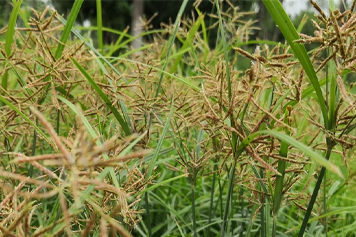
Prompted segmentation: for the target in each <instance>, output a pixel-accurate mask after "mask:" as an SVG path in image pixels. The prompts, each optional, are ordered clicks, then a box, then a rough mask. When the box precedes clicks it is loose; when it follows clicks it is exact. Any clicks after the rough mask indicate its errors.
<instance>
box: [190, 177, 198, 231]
mask: <svg viewBox="0 0 356 237" xmlns="http://www.w3.org/2000/svg"><path fill="white" fill-rule="evenodd" d="M193 179H194V180H193V181H192V184H191V189H192V195H191V198H192V217H193V233H194V237H197V224H196V219H195V177H193Z"/></svg>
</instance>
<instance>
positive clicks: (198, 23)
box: [169, 15, 204, 73]
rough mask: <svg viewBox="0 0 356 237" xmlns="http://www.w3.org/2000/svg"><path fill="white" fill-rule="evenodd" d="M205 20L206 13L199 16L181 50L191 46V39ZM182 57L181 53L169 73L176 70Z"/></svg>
mask: <svg viewBox="0 0 356 237" xmlns="http://www.w3.org/2000/svg"><path fill="white" fill-rule="evenodd" d="M203 21H204V15H200V16H199V17H198V19H197V21H196V22H195V24H194V25H193V26H192V28H191V29H190V31H189V33H188V36H187V38H186V40H185V41H184V43H183V46H182V47H181V48H180V51H183V50H185V49H188V48H189V45H190V43H191V41H192V40H193V38H194V36H195V33H196V32H197V30H198V29H199V27H200V25H201V23H202V22H203ZM182 57H183V54H179V56H178V57H177V58H176V59H175V61H174V63H173V65H172V67H171V69H170V70H169V73H174V72H175V71H176V69H177V67H178V65H179V63H180V62H181V59H182Z"/></svg>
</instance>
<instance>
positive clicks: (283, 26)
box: [263, 0, 330, 130]
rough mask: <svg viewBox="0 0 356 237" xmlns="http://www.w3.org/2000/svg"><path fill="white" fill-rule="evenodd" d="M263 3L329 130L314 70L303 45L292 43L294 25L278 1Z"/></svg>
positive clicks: (264, 0) (267, 0)
mask: <svg viewBox="0 0 356 237" xmlns="http://www.w3.org/2000/svg"><path fill="white" fill-rule="evenodd" d="M263 3H264V5H265V6H266V8H267V10H268V11H269V13H270V14H271V16H272V18H273V20H274V21H275V22H276V24H277V26H278V28H279V29H280V30H281V32H282V34H283V35H284V37H285V38H286V40H287V41H288V43H289V45H290V46H291V48H292V50H293V52H294V54H295V55H296V56H297V58H298V60H299V62H300V64H301V65H302V66H303V68H304V70H305V72H306V74H307V75H308V77H309V80H310V82H311V83H312V85H313V87H314V90H315V93H316V95H317V97H318V103H319V106H320V109H321V112H322V114H323V118H324V125H325V129H326V130H329V129H330V127H329V120H328V112H327V108H326V105H325V100H324V97H323V93H322V91H321V88H320V84H319V80H318V78H317V76H316V73H315V70H314V68H313V65H312V63H311V61H310V59H309V57H308V54H307V51H306V50H305V47H304V45H301V44H298V43H295V42H294V41H295V40H299V39H300V37H299V35H298V32H297V31H296V29H295V28H294V25H293V24H292V22H291V20H290V19H289V17H288V16H287V14H286V12H285V11H284V9H283V7H282V4H281V3H280V2H279V1H278V0H263Z"/></svg>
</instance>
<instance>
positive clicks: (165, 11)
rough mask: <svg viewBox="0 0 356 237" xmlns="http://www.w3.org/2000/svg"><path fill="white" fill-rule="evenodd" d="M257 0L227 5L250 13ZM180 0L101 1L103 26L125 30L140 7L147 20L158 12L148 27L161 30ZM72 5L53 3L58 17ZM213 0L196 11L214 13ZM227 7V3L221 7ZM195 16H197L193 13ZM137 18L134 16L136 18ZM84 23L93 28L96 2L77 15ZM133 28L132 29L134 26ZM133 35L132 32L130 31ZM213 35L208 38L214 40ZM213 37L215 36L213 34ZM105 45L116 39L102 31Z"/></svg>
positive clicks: (190, 4)
mask: <svg viewBox="0 0 356 237" xmlns="http://www.w3.org/2000/svg"><path fill="white" fill-rule="evenodd" d="M256 1H258V0H251V1H241V0H230V2H231V3H232V4H233V5H235V6H239V9H240V11H249V10H250V9H251V7H252V5H253V3H254V2H256ZM182 2H183V0H174V1H157V0H137V1H136V0H108V1H102V11H103V19H102V20H103V26H105V27H109V28H112V29H116V30H124V29H125V28H126V27H127V26H129V25H132V23H133V22H137V21H135V19H131V17H132V16H133V15H135V14H134V13H135V10H134V9H136V11H137V12H139V13H137V15H140V12H141V10H140V9H138V8H141V7H142V9H143V10H142V12H143V14H144V15H145V16H146V18H148V19H149V18H150V17H151V16H153V15H155V14H156V13H157V16H156V17H155V18H154V19H153V20H152V21H151V23H150V25H152V27H153V28H155V29H159V28H161V23H166V24H168V23H170V22H174V20H175V18H176V16H177V13H178V11H179V9H180V6H181V5H182ZM73 3H74V0H67V1H56V0H52V4H53V6H54V7H55V8H56V9H57V11H58V12H59V13H61V14H65V15H67V14H69V12H70V9H71V7H72V5H73ZM214 3H215V1H201V3H200V4H199V9H200V11H202V12H205V13H214V12H215V11H216V8H215V7H214ZM193 4H194V1H191V0H190V1H189V2H188V4H187V7H186V9H185V11H184V15H191V14H192V11H193V10H194V7H193ZM224 6H225V7H228V4H224ZM195 15H197V14H195ZM135 18H136V16H135ZM85 20H89V21H90V23H91V24H92V25H96V2H95V1H93V0H92V1H85V2H84V3H83V5H82V9H81V12H80V15H79V17H78V22H79V23H81V24H82V23H83V22H84V21H85ZM206 24H207V25H208V24H209V21H208V19H206ZM133 28H134V27H133ZM131 33H132V34H134V33H133V31H131ZM213 35H214V34H212V35H211V36H212V37H213ZM215 36H216V35H215ZM103 37H104V42H105V43H111V42H113V41H114V40H115V36H114V35H113V34H110V33H108V32H104V36H103Z"/></svg>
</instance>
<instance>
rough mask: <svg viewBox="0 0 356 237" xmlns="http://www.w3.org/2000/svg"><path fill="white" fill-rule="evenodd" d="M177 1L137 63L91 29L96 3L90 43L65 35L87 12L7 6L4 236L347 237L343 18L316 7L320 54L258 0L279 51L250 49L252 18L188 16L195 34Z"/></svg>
mask: <svg viewBox="0 0 356 237" xmlns="http://www.w3.org/2000/svg"><path fill="white" fill-rule="evenodd" d="M187 2H188V1H187V0H185V1H183V3H182V5H181V7H180V9H179V12H178V14H177V16H175V21H174V23H173V24H172V25H170V26H166V27H164V28H162V29H160V30H150V31H146V32H143V33H142V36H149V38H150V41H149V42H146V43H145V44H144V45H143V46H142V47H141V48H139V49H135V50H132V49H131V48H130V43H131V42H132V40H133V39H134V38H133V37H132V36H130V35H129V34H128V33H127V32H128V30H127V29H126V30H123V31H119V30H113V29H108V28H106V27H105V26H104V25H103V24H102V19H101V18H102V14H103V13H102V10H101V4H102V2H101V1H100V0H97V1H96V6H97V26H91V27H87V28H86V27H74V23H75V21H76V18H77V17H78V14H79V11H80V9H81V6H82V4H85V3H84V1H75V3H74V5H73V7H72V10H71V12H70V14H69V16H68V17H62V16H59V15H58V14H55V13H53V12H49V11H48V9H46V10H44V11H43V12H39V13H37V14H35V13H29V12H27V10H26V9H22V8H21V1H13V3H14V4H13V5H14V8H13V11H12V13H11V17H10V19H9V24H8V27H7V31H6V37H5V38H3V42H0V43H1V44H2V45H3V46H4V51H2V52H1V55H2V57H1V59H2V60H3V63H2V64H1V67H2V68H1V72H2V89H1V94H0V103H1V109H2V114H1V116H0V118H1V120H0V121H1V124H0V126H1V130H2V132H1V133H0V139H1V141H2V144H4V146H2V147H0V154H1V158H2V159H1V168H0V177H1V178H0V179H1V182H0V187H1V189H0V200H2V201H1V202H0V210H1V213H2V214H1V223H0V234H1V235H2V236H63V235H66V236H206V237H209V236H262V237H265V236H353V234H354V233H353V232H354V228H355V224H354V223H355V218H354V216H353V215H352V213H353V212H354V209H355V205H356V199H355V198H354V192H355V190H354V189H355V188H354V186H353V185H352V184H353V182H354V177H355V174H356V169H355V168H354V167H355V161H354V160H353V159H352V158H353V156H354V145H355V143H354V137H355V131H354V128H355V127H356V122H355V118H356V116H355V115H354V108H353V103H354V94H353V92H352V86H353V85H352V84H350V82H349V81H348V79H347V76H350V75H352V73H353V71H354V64H355V62H354V59H353V55H354V53H355V49H354V43H352V42H353V41H354V33H355V32H354V30H351V31H350V30H349V31H347V30H346V29H349V27H345V26H344V27H343V25H345V24H346V25H347V24H349V23H350V22H349V23H348V21H349V19H351V20H352V19H353V18H352V15H350V16H348V14H345V15H342V16H340V13H338V12H337V11H334V12H333V13H332V14H331V15H330V16H329V17H327V16H326V15H325V14H324V13H323V12H322V11H321V10H320V8H318V6H317V5H316V3H314V2H312V4H313V6H314V7H315V8H316V9H317V11H318V14H319V15H320V17H319V22H316V24H318V27H319V28H318V27H316V28H318V30H319V31H320V30H322V31H323V32H324V33H323V34H322V37H323V40H322V41H321V40H320V37H314V36H303V38H302V39H300V37H299V34H298V32H300V30H301V29H302V28H303V26H305V20H304V21H303V22H302V23H301V24H300V25H299V27H298V28H297V29H295V27H294V26H293V24H292V22H291V20H290V19H289V18H288V16H287V15H286V14H285V12H284V9H283V7H282V6H281V4H280V3H279V1H277V0H266V1H265V0H264V1H263V3H264V4H265V6H266V8H267V10H268V12H269V13H270V15H271V17H272V18H273V19H274V21H275V24H277V26H278V27H279V29H280V30H281V32H282V33H283V35H284V37H285V40H286V43H284V44H283V43H279V42H273V41H269V40H266V39H255V38H254V36H253V32H254V31H255V30H256V29H255V28H254V26H255V25H254V23H253V21H252V19H255V18H254V17H255V16H254V15H253V14H251V13H248V14H247V13H243V12H240V11H239V10H236V8H233V7H232V6H229V5H228V4H227V3H226V2H220V1H217V0H216V1H214V3H212V4H214V9H215V10H214V12H211V13H204V12H201V11H200V10H199V6H196V9H195V12H194V13H195V14H196V16H197V17H196V18H195V20H194V21H192V20H191V19H189V18H188V16H185V15H183V12H184V10H185V8H186V6H187ZM318 9H319V10H318ZM31 14H32V15H31ZM19 15H20V16H21V18H18V17H17V16H19ZM30 15H31V16H32V18H30V19H25V17H26V16H30ZM341 19H342V20H341ZM22 21H24V22H22ZM18 22H21V24H22V25H25V27H29V26H31V27H32V28H33V29H32V30H31V31H24V30H21V29H18V28H16V27H15V25H16V24H17V23H18ZM325 23H327V24H325ZM350 24H351V23H350ZM93 30H94V31H96V32H97V36H98V38H97V42H96V41H93V39H90V37H89V36H87V31H88V32H90V31H93ZM104 31H107V32H110V33H112V34H113V35H115V36H116V41H115V42H113V44H111V45H107V44H105V42H104V41H103V32H104ZM214 31H215V32H214ZM216 32H218V34H217V38H214V39H212V38H211V37H210V35H214V34H216ZM247 36H248V37H247ZM315 41H320V42H322V43H321V45H320V47H319V48H315V49H314V50H312V51H311V52H309V53H308V52H307V51H306V50H305V48H304V45H303V44H305V43H308V42H315ZM324 42H327V43H328V45H326V44H325V45H323V44H324ZM96 45H97V48H96ZM212 45H214V47H213V46H212ZM324 46H325V47H324ZM321 49H322V51H323V52H322V53H320V54H317V52H318V50H321ZM345 51H347V53H345ZM118 52H120V56H113V55H116V54H117V53H118ZM138 52H139V54H137V53H138ZM328 55H334V56H333V57H328ZM246 62H247V63H248V65H247V64H246ZM246 65H247V69H246ZM320 65H321V66H320ZM317 68H321V70H316V69H317ZM316 71H317V72H316ZM326 172H327V173H326Z"/></svg>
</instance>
